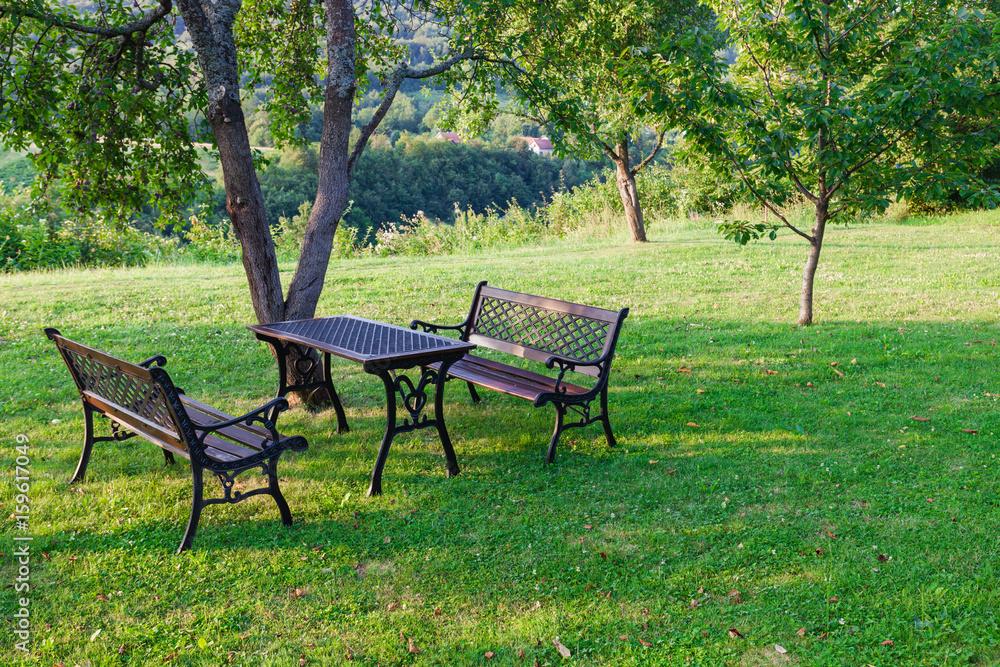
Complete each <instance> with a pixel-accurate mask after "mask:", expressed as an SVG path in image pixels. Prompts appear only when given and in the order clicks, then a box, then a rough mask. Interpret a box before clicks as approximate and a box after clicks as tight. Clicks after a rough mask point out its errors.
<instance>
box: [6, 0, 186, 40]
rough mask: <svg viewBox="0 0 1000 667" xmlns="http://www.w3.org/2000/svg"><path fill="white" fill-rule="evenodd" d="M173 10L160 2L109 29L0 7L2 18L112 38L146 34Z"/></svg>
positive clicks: (16, 7)
mask: <svg viewBox="0 0 1000 667" xmlns="http://www.w3.org/2000/svg"><path fill="white" fill-rule="evenodd" d="M171 9H173V0H158V4H157V5H156V7H154V8H153V9H150V10H149V11H148V12H146V13H145V14H143V15H142V16H141V17H140V18H139V19H137V20H135V21H133V22H132V23H127V24H125V25H122V26H114V27H109V28H103V27H100V26H92V25H86V24H84V23H77V22H76V21H67V20H66V19H62V18H59V17H57V16H55V15H53V14H48V13H46V12H41V11H38V10H37V9H32V8H30V7H25V6H21V5H0V16H3V15H5V14H12V15H14V16H23V17H28V18H33V19H35V20H37V21H41V22H42V23H44V24H45V25H47V26H55V27H58V28H64V29H66V30H72V31H73V32H80V33H85V34H87V35H98V36H100V37H105V38H112V37H124V36H126V35H131V34H133V33H137V32H145V31H146V30H148V29H149V28H150V27H152V26H153V25H154V24H156V23H158V22H159V21H160V20H162V19H163V18H164V17H166V16H167V14H169V13H170V10H171Z"/></svg>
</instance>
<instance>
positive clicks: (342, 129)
mask: <svg viewBox="0 0 1000 667" xmlns="http://www.w3.org/2000/svg"><path fill="white" fill-rule="evenodd" d="M326 37H327V69H326V91H325V94H324V100H323V133H322V135H321V136H320V148H319V186H318V187H317V190H316V201H315V202H314V203H313V207H312V213H311V214H310V215H309V223H308V224H307V225H306V232H305V237H304V238H303V241H302V248H301V251H300V253H299V263H298V266H297V267H296V269H295V275H294V276H293V277H292V282H291V284H290V285H289V287H288V299H287V300H286V301H285V319H294V320H299V319H307V318H310V317H314V316H315V314H316V305H317V304H318V303H319V297H320V294H321V293H322V291H323V282H324V281H325V280H326V270H327V267H328V266H329V263H330V251H331V249H332V248H333V237H334V234H335V233H336V231H337V226H338V225H339V224H340V218H341V216H343V215H344V210H345V209H346V208H347V188H348V186H349V185H350V182H351V169H350V164H349V160H348V157H349V155H348V148H349V139H350V135H351V127H352V125H351V112H352V110H353V109H354V93H355V89H356V86H357V84H356V80H357V79H356V75H355V39H356V37H355V28H354V5H353V3H352V2H351V0H327V2H326Z"/></svg>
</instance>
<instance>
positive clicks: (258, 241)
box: [209, 96, 285, 324]
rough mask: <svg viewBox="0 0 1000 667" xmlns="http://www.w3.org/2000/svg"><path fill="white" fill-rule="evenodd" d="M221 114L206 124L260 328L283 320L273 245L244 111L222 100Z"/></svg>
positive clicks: (231, 100)
mask: <svg viewBox="0 0 1000 667" xmlns="http://www.w3.org/2000/svg"><path fill="white" fill-rule="evenodd" d="M221 106H222V110H221V112H219V113H216V114H215V115H214V117H210V118H209V123H210V124H211V126H212V131H213V132H214V134H215V141H216V144H217V145H218V146H219V157H220V160H221V162H222V177H223V181H224V182H225V187H226V211H227V212H228V213H229V219H230V220H231V221H232V224H233V231H234V232H235V233H236V238H237V239H239V241H240V249H241V256H242V260H243V270H244V272H245V273H246V276H247V284H248V285H249V288H250V300H251V302H252V303H253V310H254V315H255V316H256V318H257V322H259V323H260V324H269V323H271V322H278V321H280V320H282V319H284V311H285V308H284V303H283V300H282V293H281V276H280V275H279V274H278V258H277V256H276V255H275V252H274V241H273V240H272V238H271V230H270V229H269V228H268V226H267V212H266V209H265V206H264V197H263V195H262V194H261V190H260V183H259V182H258V181H257V172H256V171H255V170H254V166H253V154H252V152H251V150H250V140H249V138H248V137H247V127H246V123H245V121H244V119H243V109H242V108H241V107H240V104H239V102H237V101H236V100H235V99H233V98H230V97H229V96H226V101H225V102H224V103H223V104H222V105H221Z"/></svg>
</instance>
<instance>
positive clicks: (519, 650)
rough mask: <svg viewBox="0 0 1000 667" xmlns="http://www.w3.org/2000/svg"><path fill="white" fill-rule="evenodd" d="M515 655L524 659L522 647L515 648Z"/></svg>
mask: <svg viewBox="0 0 1000 667" xmlns="http://www.w3.org/2000/svg"><path fill="white" fill-rule="evenodd" d="M517 657H518V658H520V659H521V660H524V649H523V648H519V649H517Z"/></svg>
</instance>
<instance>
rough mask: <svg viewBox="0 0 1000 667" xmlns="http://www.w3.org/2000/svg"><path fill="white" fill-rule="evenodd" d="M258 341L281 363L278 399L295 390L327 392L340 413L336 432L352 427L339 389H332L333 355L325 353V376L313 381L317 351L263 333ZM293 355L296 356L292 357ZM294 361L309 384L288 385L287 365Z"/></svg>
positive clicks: (323, 369)
mask: <svg viewBox="0 0 1000 667" xmlns="http://www.w3.org/2000/svg"><path fill="white" fill-rule="evenodd" d="M256 335H257V338H259V339H260V340H262V341H264V342H265V343H268V344H269V345H270V346H271V348H272V349H273V350H274V356H275V357H276V358H277V360H278V394H277V396H278V397H283V396H285V395H286V394H288V393H289V392H292V391H305V390H307V389H319V388H321V387H322V388H324V389H326V391H327V393H328V394H329V396H330V400H331V401H332V402H333V410H334V412H336V414H337V433H347V432H348V431H349V430H350V428H349V427H348V426H347V415H346V414H344V406H343V404H341V402H340V396H338V395H337V390H336V388H335V387H334V386H333V378H332V377H331V375H330V353H329V352H324V353H323V367H322V374H321V376H320V378H319V379H318V380H313V379H312V378H314V377H315V375H316V372H317V370H320V369H318V368H317V366H318V365H319V362H318V361H317V359H316V356H314V355H316V354H318V353H317V352H316V351H315V350H313V349H311V348H309V347H304V346H301V345H298V344H296V343H290V342H287V341H283V340H281V339H280V338H272V337H271V336H266V335H264V334H260V333H258V334H256ZM293 355H294V356H293ZM290 357H291V358H293V359H294V361H292V362H291V363H292V364H294V366H295V370H296V371H298V373H299V375H301V376H302V378H303V379H305V380H306V382H302V383H298V384H288V363H289V358H290Z"/></svg>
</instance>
